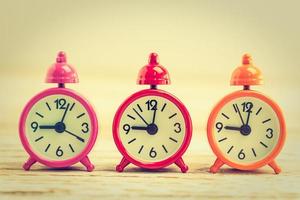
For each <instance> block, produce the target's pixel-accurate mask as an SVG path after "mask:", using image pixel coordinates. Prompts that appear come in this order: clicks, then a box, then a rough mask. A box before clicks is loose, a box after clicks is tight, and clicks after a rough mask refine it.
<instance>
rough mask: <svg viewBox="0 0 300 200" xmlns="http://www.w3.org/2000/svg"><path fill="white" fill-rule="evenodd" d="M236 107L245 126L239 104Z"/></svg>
mask: <svg viewBox="0 0 300 200" xmlns="http://www.w3.org/2000/svg"><path fill="white" fill-rule="evenodd" d="M235 105H236V109H237V112H238V114H239V116H240V119H241V121H242V123H243V125H244V124H245V123H244V120H243V117H242V115H241V112H240V109H239V107H238V105H237V104H235Z"/></svg>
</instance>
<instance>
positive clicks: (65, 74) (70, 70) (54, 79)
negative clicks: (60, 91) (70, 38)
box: [46, 51, 79, 84]
mask: <svg viewBox="0 0 300 200" xmlns="http://www.w3.org/2000/svg"><path fill="white" fill-rule="evenodd" d="M46 82H47V83H59V84H64V83H78V82H79V80H78V75H77V72H76V70H75V68H74V67H73V66H71V65H70V64H68V63H67V56H66V53H65V52H63V51H60V52H58V54H57V58H56V63H54V64H52V65H51V67H50V68H49V69H48V72H47V76H46Z"/></svg>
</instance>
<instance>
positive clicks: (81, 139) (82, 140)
mask: <svg viewBox="0 0 300 200" xmlns="http://www.w3.org/2000/svg"><path fill="white" fill-rule="evenodd" d="M65 132H66V133H69V134H70V135H73V136H74V137H76V138H77V139H78V140H79V141H81V142H84V139H83V138H81V137H79V136H78V135H75V134H74V133H72V132H70V131H68V130H65Z"/></svg>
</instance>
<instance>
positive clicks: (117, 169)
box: [116, 157, 130, 172]
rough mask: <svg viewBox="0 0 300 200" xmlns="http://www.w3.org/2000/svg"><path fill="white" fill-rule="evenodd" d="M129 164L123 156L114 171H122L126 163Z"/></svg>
mask: <svg viewBox="0 0 300 200" xmlns="http://www.w3.org/2000/svg"><path fill="white" fill-rule="evenodd" d="M129 164H130V162H129V161H128V160H127V159H126V158H125V157H123V158H122V160H121V162H120V164H118V165H117V167H116V171H117V172H123V171H124V168H125V167H126V166H127V165H129Z"/></svg>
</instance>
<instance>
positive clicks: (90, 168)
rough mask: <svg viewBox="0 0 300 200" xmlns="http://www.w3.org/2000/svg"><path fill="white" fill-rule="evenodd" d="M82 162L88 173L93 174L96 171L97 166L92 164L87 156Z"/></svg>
mask: <svg viewBox="0 0 300 200" xmlns="http://www.w3.org/2000/svg"><path fill="white" fill-rule="evenodd" d="M80 162H81V164H83V165H84V166H85V167H86V170H87V171H88V172H91V171H93V170H94V169H95V166H94V165H93V164H92V163H91V161H90V159H89V157H87V156H85V157H84V158H83V159H82V160H81V161H80Z"/></svg>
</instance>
